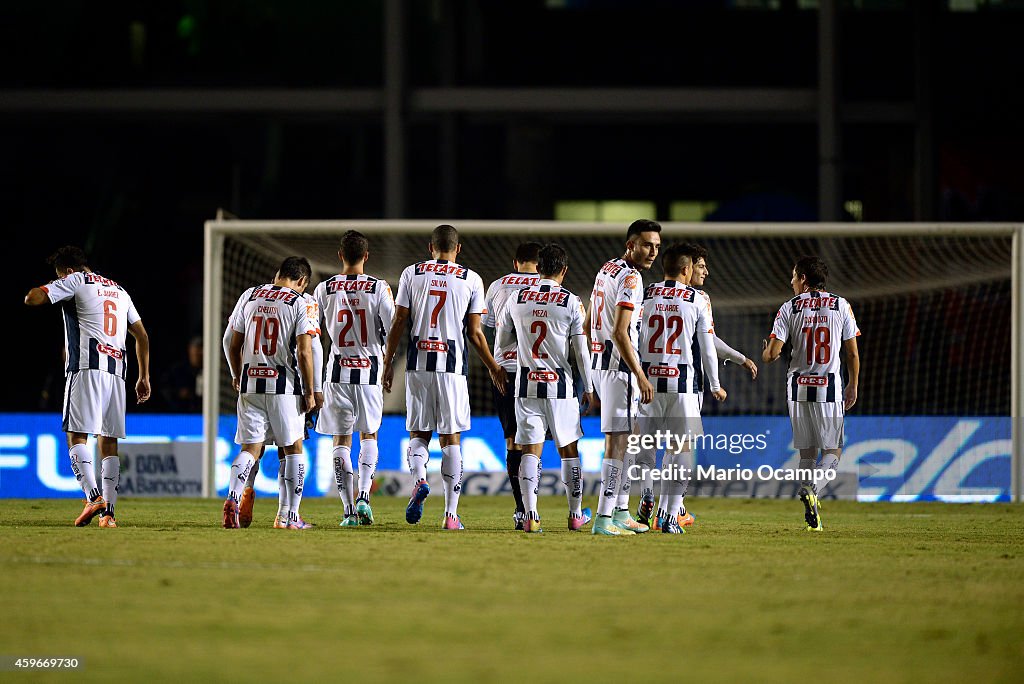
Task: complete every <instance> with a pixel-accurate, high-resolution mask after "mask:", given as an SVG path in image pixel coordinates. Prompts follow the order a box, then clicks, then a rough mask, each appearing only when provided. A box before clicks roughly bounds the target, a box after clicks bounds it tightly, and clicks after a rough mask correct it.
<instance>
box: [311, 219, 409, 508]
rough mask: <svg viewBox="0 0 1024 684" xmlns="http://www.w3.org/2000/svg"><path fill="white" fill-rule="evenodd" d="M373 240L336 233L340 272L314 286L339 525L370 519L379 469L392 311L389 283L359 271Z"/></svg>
mask: <svg viewBox="0 0 1024 684" xmlns="http://www.w3.org/2000/svg"><path fill="white" fill-rule="evenodd" d="M369 256H370V242H369V240H367V238H366V236H365V235H363V234H362V233H359V232H356V231H354V230H350V231H348V232H347V233H345V235H344V237H342V239H341V248H340V249H339V250H338V258H339V259H340V260H341V265H342V271H341V273H339V274H338V275H335V276H331V277H330V278H328V279H327V280H325V281H324V282H322V283H320V284H319V285H317V287H316V292H315V295H314V297H315V299H316V302H317V304H318V306H319V308H320V311H321V312H322V313H323V316H324V326H323V330H324V331H325V332H326V333H327V334H328V335H329V337H330V341H331V355H330V358H329V361H328V363H327V371H326V376H327V377H326V382H325V383H324V408H323V410H322V411H321V412H320V420H319V423H318V425H317V432H320V433H322V434H325V435H333V436H334V480H335V485H336V486H337V488H338V494H339V496H341V501H342V505H343V506H344V518H343V520H342V522H341V526H342V527H353V526H356V525H372V524H373V511H372V509H371V508H370V487H371V485H372V483H373V475H374V472H375V471H376V469H377V430H378V429H379V428H380V423H381V416H382V413H383V410H384V395H383V393H382V392H381V375H382V374H381V370H382V364H381V360H382V357H383V356H384V341H385V338H386V332H387V331H388V330H391V323H392V320H393V318H394V316H395V300H394V299H393V298H392V296H391V288H390V287H389V286H388V284H387V282H386V281H384V280H381V279H379V278H374V277H373V276H369V275H366V274H365V273H363V264H365V263H366V260H367V259H368V258H369ZM353 431H355V432H358V433H359V495H358V497H355V496H354V494H355V492H354V491H353V484H354V482H353V480H354V479H355V473H354V471H353V469H352V456H351V455H352V432H353Z"/></svg>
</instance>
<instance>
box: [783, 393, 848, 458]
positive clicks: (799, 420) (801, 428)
mask: <svg viewBox="0 0 1024 684" xmlns="http://www.w3.org/2000/svg"><path fill="white" fill-rule="evenodd" d="M789 421H790V423H792V425H793V448H794V449H842V448H843V421H844V417H843V403H842V402H841V401H832V402H824V401H791V402H789Z"/></svg>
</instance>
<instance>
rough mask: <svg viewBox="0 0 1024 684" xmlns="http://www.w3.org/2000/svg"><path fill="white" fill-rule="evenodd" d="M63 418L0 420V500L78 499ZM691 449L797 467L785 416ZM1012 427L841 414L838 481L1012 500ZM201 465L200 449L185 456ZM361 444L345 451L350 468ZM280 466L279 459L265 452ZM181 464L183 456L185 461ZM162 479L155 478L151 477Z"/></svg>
mask: <svg viewBox="0 0 1024 684" xmlns="http://www.w3.org/2000/svg"><path fill="white" fill-rule="evenodd" d="M60 425H61V418H60V416H59V415H57V414H37V413H31V414H2V415H0V498H41V497H78V496H80V495H81V490H80V489H79V487H78V483H77V481H76V480H75V477H74V475H73V474H72V472H71V465H70V462H69V460H68V456H67V448H66V444H65V437H64V434H63V433H62V432H61V431H60ZM127 427H128V433H129V434H130V435H131V438H130V439H129V440H126V441H130V442H134V443H144V444H154V443H157V444H159V443H169V442H178V441H183V442H199V441H201V439H202V419H201V417H200V416H197V415H131V414H129V416H128V420H127ZM583 429H584V432H585V436H584V438H583V439H582V440H581V441H580V444H579V451H580V457H581V459H582V463H583V467H584V470H587V471H598V470H599V469H600V461H601V457H602V454H603V450H604V441H603V438H602V436H601V433H600V425H599V423H598V419H597V418H596V417H586V418H584V419H583ZM234 431H235V419H234V417H233V416H224V417H222V418H221V421H220V427H219V434H218V437H217V464H216V486H217V490H218V492H219V493H220V494H221V495H223V494H224V493H225V491H226V486H227V478H228V472H229V467H230V463H231V460H232V458H233V457H234V455H235V446H234ZM704 432H705V435H704V437H703V439H702V441H701V442H700V443H699V448H698V449H697V459H696V464H697V465H700V466H711V465H714V466H716V468H717V469H721V471H726V470H734V471H736V472H744V471H754V472H756V471H757V470H758V469H759V468H762V467H768V468H769V469H777V468H793V467H796V466H797V463H798V460H799V457H798V454H797V452H796V451H795V450H794V449H793V448H792V434H791V431H790V425H789V419H788V418H786V417H783V416H741V417H710V418H705V419H704ZM379 437H380V460H379V463H378V470H381V471H387V470H392V471H394V470H405V450H406V446H407V444H408V433H406V432H405V418H404V417H403V416H385V418H384V424H383V425H382V426H381V429H380V433H379ZM462 445H463V449H462V451H463V458H464V469H465V472H467V473H470V472H474V471H479V472H503V471H504V469H505V466H504V461H505V446H504V440H503V439H502V436H501V429H500V427H499V425H498V420H497V418H495V417H491V416H484V417H474V418H473V429H472V430H471V431H469V432H467V433H465V434H464V435H463V439H462ZM1011 450H1012V449H1011V440H1010V418H1008V417H1003V416H999V417H945V416H943V417H932V416H927V417H916V416H915V417H886V416H849V417H848V418H847V420H846V447H845V449H844V452H843V458H842V462H841V464H840V468H839V472H840V473H841V474H848V475H855V477H856V480H857V483H858V488H857V492H856V497H857V498H858V499H859V500H862V501H950V502H962V501H1009V500H1010V482H1011V464H1010V459H1011V456H1010V454H1011ZM181 451H183V452H184V453H188V454H190V455H189V456H188V458H198V456H197V455H195V454H197V453H198V450H196V449H191V450H181ZM357 453H358V446H355V447H354V449H353V458H355V456H356V454H357ZM267 455H268V456H270V457H272V458H273V459H274V462H276V449H274V448H273V447H269V448H268V454H267ZM431 455H432V458H431V460H430V463H429V469H430V470H438V469H439V468H440V463H441V459H440V456H441V449H440V446H439V445H438V443H437V440H436V439H435V440H434V441H433V442H432V443H431ZM180 458H186V456H181V457H180ZM303 458H304V459H305V460H306V467H307V470H306V472H307V473H309V476H308V477H307V479H306V493H307V495H314V496H315V495H323V494H331V493H333V492H334V485H333V468H332V443H331V438H330V437H324V436H322V435H316V434H315V433H314V434H313V435H312V437H311V438H310V439H309V440H307V441H306V447H305V451H304V454H303ZM543 463H544V467H546V468H550V469H554V468H557V467H558V455H557V454H556V453H555V450H554V447H553V445H552V444H551V443H548V444H547V445H546V446H545V449H544V456H543ZM189 466H191V467H194V464H191V463H190V464H185V463H182V464H179V463H177V462H176V460H175V458H174V457H164V458H159V459H148V460H147V461H145V462H140V464H139V467H146V468H151V469H155V470H153V471H152V474H154V475H156V474H167V473H174V472H176V471H178V470H181V471H186V470H189V469H190V468H189ZM157 471H159V473H158V472H157ZM264 471H265V472H261V473H260V474H259V475H258V476H257V479H256V489H257V491H258V492H260V493H262V494H267V495H276V493H277V483H276V478H277V469H276V467H273V468H264Z"/></svg>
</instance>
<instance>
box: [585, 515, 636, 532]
mask: <svg viewBox="0 0 1024 684" xmlns="http://www.w3.org/2000/svg"><path fill="white" fill-rule="evenodd" d="M591 534H596V535H599V536H606V537H625V536H628V535H632V534H635V533H634V532H633V530H630V529H629V528H625V527H620V526H619V525H616V524H615V521H614V520H612V517H611V516H610V515H599V516H597V517H596V518H594V529H593V532H591Z"/></svg>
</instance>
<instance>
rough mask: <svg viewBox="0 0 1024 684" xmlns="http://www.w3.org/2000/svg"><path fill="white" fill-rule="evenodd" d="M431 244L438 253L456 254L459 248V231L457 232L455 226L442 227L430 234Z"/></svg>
mask: <svg viewBox="0 0 1024 684" xmlns="http://www.w3.org/2000/svg"><path fill="white" fill-rule="evenodd" d="M430 244H432V245H434V249H436V250H437V251H438V252H454V251H455V248H456V247H458V246H459V231H457V230H455V226H449V225H447V224H443V225H440V226H438V227H437V228H435V229H434V232H433V233H431V234H430Z"/></svg>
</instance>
